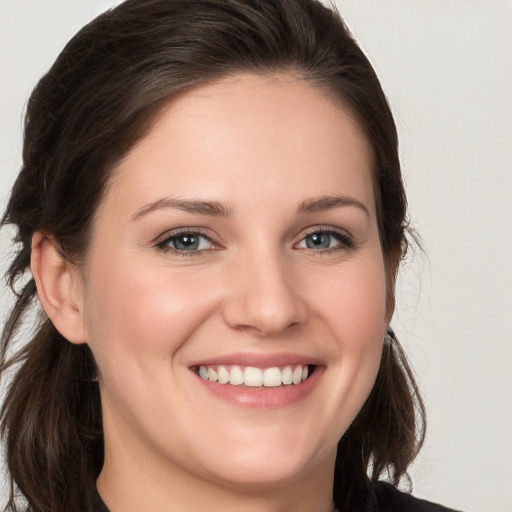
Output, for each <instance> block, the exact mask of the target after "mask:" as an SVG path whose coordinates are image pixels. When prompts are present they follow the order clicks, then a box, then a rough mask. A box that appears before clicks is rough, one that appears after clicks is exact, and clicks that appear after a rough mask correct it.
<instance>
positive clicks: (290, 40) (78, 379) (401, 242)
mask: <svg viewBox="0 0 512 512" xmlns="http://www.w3.org/2000/svg"><path fill="white" fill-rule="evenodd" d="M240 71H249V72H254V73H257V74H260V75H266V74H273V73H276V72H287V73H290V74H293V75H294V76H296V77H298V78H299V79H301V80H304V81H306V82H307V83H309V84H311V85H312V86H313V87H316V88H318V89H320V90H322V91H323V92H325V93H327V94H329V95H330V96H331V97H333V98H334V99H336V101H341V102H342V103H343V104H344V105H345V106H346V107H348V108H349V109H350V110H351V112H352V113H353V115H354V116H355V117H356V118H357V120H358V122H359V123H360V125H361V127H362V129H363V130H364V133H365V134H366V136H367V138H368V140H369V142H370V144H371V147H372V149H373V153H374V168H373V178H374V185H375V187H374V188H375V202H376V206H377V214H378V224H379V233H380V239H381V244H382V248H383V253H384V257H385V260H386V264H387V268H388V273H389V275H390V279H389V286H388V288H389V289H390V291H389V293H390V298H391V300H392V296H393V284H392V283H393V282H394V275H395V273H396V270H397V268H398V266H399V261H400V258H401V257H402V256H403V254H404V252H405V250H406V247H407V241H406V232H407V227H408V226H407V215H406V213H407V212H406V198H405V193H404V188H403V183H402V177H401V171H400V164H399V159H398V149H397V134H396V128H395V124H394V121H393V117H392V114H391V112H390V109H389V106H388V104H387V101H386V98H385V96H384V93H383V92H382V89H381V87H380V84H379V81H378V79H377V77H376V75H375V72H374V71H373V69H372V66H371V65H370V63H369V62H368V60H367V58H366V57H365V56H364V54H363V53H362V51H361V50H360V48H359V47H358V45H357V44H356V43H355V41H354V39H353V38H352V36H351V35H350V33H349V31H348V29H347V28H346V26H345V25H344V23H343V21H342V19H341V17H340V16H339V14H338V13H337V12H335V11H333V10H331V9H328V8H326V7H324V6H323V5H322V4H321V3H320V2H318V1H316V0H128V1H126V2H124V3H122V4H120V5H119V6H118V7H116V8H114V9H112V10H109V11H107V12H106V13H104V14H103V15H101V16H99V17H98V18H96V19H95V20H93V21H92V22H91V23H89V24H88V25H86V26H85V27H84V28H83V29H82V30H80V31H79V32H78V34H77V35H76V36H75V37H74V38H73V39H72V40H71V41H70V42H69V43H68V44H67V46H66V47H65V48H64V50H63V51H62V53H61V54H60V56H59V57H58V58H57V60H56V62H55V63H54V65H53V66H52V67H51V69H50V70H49V71H48V73H47V74H46V75H45V76H44V77H43V78H42V79H41V80H40V81H39V83H38V84H37V86H36V87H35V89H34V91H33V93H32V95H31V97H30V100H29V102H28V107H27V114H26V121H25V138H24V148H23V166H22V169H21V170H20V173H19V176H18V178H17V180H16V182H15V184H14V187H13V190H12V193H11V196H10V200H9V203H8V206H7V209H6V212H5V214H4V217H3V219H2V224H13V225H14V226H15V227H16V230H17V231H16V238H15V242H16V243H17V248H18V249H17V252H16V254H15V256H14V258H13V260H12V262H11V265H10V267H9V269H8V272H7V279H8V282H9V284H10V286H11V288H12V289H13V291H14V293H15V295H16V301H15V304H14V307H13V308H12V310H11V312H10V315H9V317H8V319H7V322H6V325H5V328H4V330H3V334H2V340H1V349H0V372H1V375H2V378H6V376H7V377H8V378H9V384H8V387H7V392H6V397H5V400H4V403H3V406H2V409H1V412H0V419H1V427H0V428H1V434H2V435H3V437H4V440H5V442H6V456H7V465H8V470H9V473H10V477H11V500H10V502H9V507H10V509H11V510H16V506H15V494H16V493H17V492H21V493H22V495H23V496H24V497H25V498H26V500H27V501H28V503H29V505H30V507H31V510H32V511H33V512H69V511H84V512H90V511H91V510H92V489H93V488H94V485H95V481H96V478H97V477H98V475H99V472H100V471H101V467H102V464H103V434H102V418H101V403H100V394H99V389H98V384H97V382H95V381H94V378H93V377H94V375H95V362H94V358H93V356H92V353H91V351H90V350H89V348H88V347H87V346H86V345H81V346H77V345H73V344H71V343H69V342H67V340H66V339H64V338H63V337H62V336H61V335H60V334H59V332H58V331H57V330H56V329H55V327H54V326H53V324H52V323H51V322H50V321H49V319H48V318H47V317H46V315H45V313H44V312H43V311H39V313H38V318H37V322H36V326H35V328H34V332H33V334H32V335H30V336H29V338H30V339H29V340H28V342H26V343H24V344H23V345H22V348H21V349H19V350H18V351H14V349H13V345H14V342H15V340H16V339H17V336H18V333H19V330H20V329H21V328H22V327H23V326H24V324H25V321H26V317H27V313H28V312H29V310H30V309H31V308H32V307H34V306H35V307H39V306H38V305H37V293H36V287H35V284H34V280H33V279H32V278H31V276H30V273H29V269H30V256H31V239H32V236H33V234H34V232H35V231H37V230H41V231H43V232H45V233H48V234H51V235H52V237H53V238H54V239H55V241H56V242H57V243H58V246H59V248H60V250H61V252H62V255H63V256H64V257H65V258H66V259H68V260H69V261H70V262H72V263H74V264H76V265H81V264H82V263H83V262H84V261H85V260H86V257H87V248H88V244H89V235H90V228H91V220H92V218H93V215H94V212H95V210H96V208H97V206H98V204H99V202H100V201H101V198H102V195H103V193H104V191H105V189H106V187H108V183H109V177H110V171H111V170H112V169H113V167H114V166H115V164H116V163H118V162H119V161H120V159H121V158H122V157H123V156H124V155H125V154H126V153H127V152H128V150H129V149H130V148H131V147H133V145H134V144H135V143H136V142H137V141H138V140H139V139H140V138H141V137H142V136H143V135H144V134H145V133H146V132H147V131H148V129H149V128H150V127H151V124H152V121H153V119H154V118H155V116H156V114H157V113H158V112H159V109H160V108H161V106H162V105H163V104H164V103H165V102H166V101H168V100H169V99H170V98H172V97H173V96H175V95H177V94H180V93H183V92H185V91H187V90H189V89H190V88H192V87H195V86H198V85H201V84H205V83H208V82H210V81H212V80H214V79H217V78H221V77H224V76H226V75H229V74H233V73H237V72H240ZM39 309H40V308H39ZM424 413H425V411H424V408H423V405H422V402H421V398H420V396H419V393H418V390H417V387H416V384H415V382H414V379H413V376H412V374H411V371H410V369H409V367H408V365H407V361H406V359H405V356H404V354H403V352H402V350H401V348H400V345H399V344H398V342H397V341H394V342H393V343H390V344H386V345H385V347H384V352H383V356H382V361H381V367H380V370H379V373H378V376H377V380H376V383H375V386H374V388H373V390H372V392H371V394H370V396H369V398H368V400H367V402H366V404H365V405H364V407H363V409H362V410H361V412H360V414H359V415H358V417H357V418H356V419H355V421H354V422H353V424H352V425H351V427H350V428H349V429H348V431H347V432H346V433H345V435H344V436H343V438H342V439H341V440H340V442H339V446H338V456H337V460H336V472H335V486H334V490H333V493H334V499H335V501H336V503H337V506H338V507H339V508H340V510H341V509H343V510H345V508H347V509H350V507H351V506H353V505H354V504H355V503H356V502H357V500H358V499H359V498H358V496H360V495H361V494H362V492H361V491H362V490H365V491H366V490H367V488H368V485H369V478H370V480H371V479H373V480H375V479H377V478H379V476H381V475H382V474H383V473H385V472H386V473H388V474H389V475H390V476H391V478H392V479H393V481H395V482H398V481H399V480H400V478H401V477H402V476H403V475H404V473H405V471H406V468H407V466H408V465H409V463H410V462H411V461H412V460H413V458H414V457H415V455H416V453H417V451H418V449H419V447H420V446H421V443H422V440H423V436H424ZM368 475H369V477H368Z"/></svg>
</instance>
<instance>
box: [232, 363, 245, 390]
mask: <svg viewBox="0 0 512 512" xmlns="http://www.w3.org/2000/svg"><path fill="white" fill-rule="evenodd" d="M229 383H230V384H233V386H239V385H240V384H243V383H244V372H243V371H242V369H241V368H240V366H232V367H231V371H230V372H229Z"/></svg>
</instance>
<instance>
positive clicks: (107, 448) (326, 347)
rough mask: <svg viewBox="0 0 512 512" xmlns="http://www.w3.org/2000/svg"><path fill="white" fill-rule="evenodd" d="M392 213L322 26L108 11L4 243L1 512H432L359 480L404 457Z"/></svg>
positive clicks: (419, 429)
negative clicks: (7, 496) (10, 304)
mask: <svg viewBox="0 0 512 512" xmlns="http://www.w3.org/2000/svg"><path fill="white" fill-rule="evenodd" d="M405 204H406V201H405V196H404V191H403V186H402V180H401V174H400V167H399V162H398V156H397V140H396V131H395V127H394V123H393V119H392V116H391V113H390V111H389V108H388V106H387V103H386V100H385V97H384V95H383V93H382V90H381V88H380V85H379V82H378V80H377V78H376V76H375V74H374V72H373V70H372V68H371V66H370V64H369V63H368V61H367V60H366V58H365V57H364V55H363V54H362V53H361V51H360V50H359V48H358V47H357V45H356V43H355V42H354V40H353V39H352V38H351V36H350V35H349V34H348V32H347V30H346V28H345V27H344V25H343V22H342V21H341V19H340V18H339V16H338V15H337V14H336V13H334V12H332V11H330V10H329V9H327V8H325V7H323V6H322V5H321V4H320V3H318V2H316V1H313V0H258V1H257V2H256V1H249V0H247V1H239V0H218V1H211V0H186V1H185V0H129V1H127V2H124V3H122V4H121V5H120V6H119V7H117V8H115V9H113V10H111V11H109V12H107V13H105V14H104V15H102V16H100V17H98V18H97V19H96V20H94V21H93V22H92V23H90V24H89V25H87V26H86V27H84V28H83V29H82V30H81V31H80V32H79V33H78V34H77V35H76V36H75V37H74V38H73V39H72V41H71V42H70V43H69V44H68V45H67V46H66V48H65V49H64V51H63V52H62V54H61V55H60V56H59V58H58V59H57V61H56V63H55V64H54V66H53V67H52V68H51V70H50V71H49V72H48V74H47V75H46V76H45V77H43V79H42V80H41V81H40V83H39V84H38V86H37V87H36V89H35V91H34V93H33V95H32V97H31V99H30V102H29V107H28V112H27V123H26V134H25V147H24V166H23V169H22V170H21V172H20V175H19V177H18V180H17V181H16V184H15V186H14V189H13V191H12V195H11V199H10V201H9V204H8V207H7V211H6V213H5V217H4V220H3V222H4V223H5V224H7V223H12V224H14V225H15V226H16V227H17V229H18V235H17V239H16V241H17V242H18V244H19V252H18V253H17V255H16V257H15V259H14V260H13V262H12V265H11V267H10V270H9V279H10V282H11V285H13V287H16V285H17V284H18V282H20V281H21V283H22V284H20V285H18V289H17V294H18V300H17V302H16V304H15V307H14V309H13V311H12V314H11V316H10V318H9V320H8V322H7V325H6V327H5V330H4V334H3V338H2V351H3V352H2V361H3V362H2V367H1V370H2V375H3V374H5V373H6V372H7V370H9V369H11V368H12V367H16V372H15V375H14V377H13V380H12V382H11V383H10V387H9V389H8V393H7V396H6V399H5V402H4V406H3V409H2V432H3V434H4V436H5V438H6V441H7V460H8V467H9V471H10V474H11V478H12V481H13V491H12V495H11V501H10V504H9V507H10V509H11V510H17V509H16V505H15V493H16V489H19V490H20V491H21V493H22V494H23V495H24V496H25V498H26V500H27V502H28V504H29V506H30V510H32V511H33V512H50V511H51V512H64V511H66V512H69V511H70V510H71V511H86V512H91V511H96V512H99V511H104V510H107V506H108V510H110V511H111V512H118V511H123V512H130V511H141V510H159V511H160V510H161V511H175V510H176V511H177V510H179V511H189V510H190V511H192V510H200V509H202V508H205V507H209V508H210V509H213V510H223V511H227V512H229V511H240V510H244V511H249V512H250V511H258V512H262V511H263V512H285V511H303V512H306V511H317V512H331V511H332V510H334V509H337V510H339V511H340V512H341V511H350V512H354V511H368V512H369V511H374V512H377V511H388V510H410V511H414V510H418V511H441V510H446V509H444V508H442V507H440V506H437V505H433V504H429V503H427V502H424V501H420V500H416V499H414V498H412V497H410V496H409V495H407V494H404V493H401V492H399V491H398V490H396V489H395V487H393V486H392V485H390V484H386V483H383V482H379V477H381V476H382V475H384V474H386V473H387V474H388V476H389V477H390V479H391V481H392V483H393V484H395V485H397V484H398V483H399V481H400V479H401V478H402V477H403V476H404V474H405V471H406V469H407V466H408V465H409V464H410V462H411V461H412V460H413V459H414V457H415V455H416V454H417V451H418V450H419V448H420V447H421V443H422V439H423V435H424V409H423V405H422V402H421V399H420V397H419V394H418V391H417V388H416V385H415V382H414V379H413V377H412V375H411V372H410V370H409V368H408V366H407V363H406V360H405V356H404V354H403V352H402V350H401V348H400V345H399V343H398V341H397V340H396V338H395V337H394V334H393V332H392V330H391V329H390V327H389V324H390V321H391V318H392V315H393V310H394V282H395V277H396V273H397V269H398V265H399V262H400V259H401V257H402V256H403V254H404V253H405V250H406V248H407V241H406V231H407V220H406V208H405ZM29 269H30V271H31V274H30V275H29V276H28V277H26V276H25V275H24V274H25V272H26V271H27V270H29ZM32 302H36V303H39V304H40V305H41V307H42V308H41V316H40V321H39V324H38V325H37V329H36V333H35V335H34V336H33V339H31V340H30V341H29V342H28V343H27V344H26V345H24V346H23V348H22V349H21V351H20V352H18V353H16V354H14V355H12V356H10V358H9V357H8V350H9V347H10V344H11V343H12V342H13V340H14V337H15V334H16V332H17V330H18V329H19V327H20V326H21V323H22V320H23V317H24V313H25V312H26V310H27V308H28V307H29V306H30V305H31V303H32ZM100 496H101V498H100Z"/></svg>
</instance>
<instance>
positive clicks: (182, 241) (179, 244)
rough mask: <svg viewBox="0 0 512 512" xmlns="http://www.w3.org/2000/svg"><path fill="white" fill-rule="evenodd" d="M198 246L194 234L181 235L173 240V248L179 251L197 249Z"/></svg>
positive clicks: (197, 240)
mask: <svg viewBox="0 0 512 512" xmlns="http://www.w3.org/2000/svg"><path fill="white" fill-rule="evenodd" d="M198 246H199V239H198V238H197V237H196V236H195V235H181V236H180V237H179V238H176V240H174V248H175V249H178V250H180V251H186V250H191V249H197V248H198Z"/></svg>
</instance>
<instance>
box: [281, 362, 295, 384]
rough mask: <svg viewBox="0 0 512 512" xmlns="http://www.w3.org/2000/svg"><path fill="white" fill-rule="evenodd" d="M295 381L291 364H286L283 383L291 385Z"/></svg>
mask: <svg viewBox="0 0 512 512" xmlns="http://www.w3.org/2000/svg"><path fill="white" fill-rule="evenodd" d="M292 382H293V371H292V367H291V366H286V367H285V369H284V370H283V384H286V385H289V384H291V383H292Z"/></svg>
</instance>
